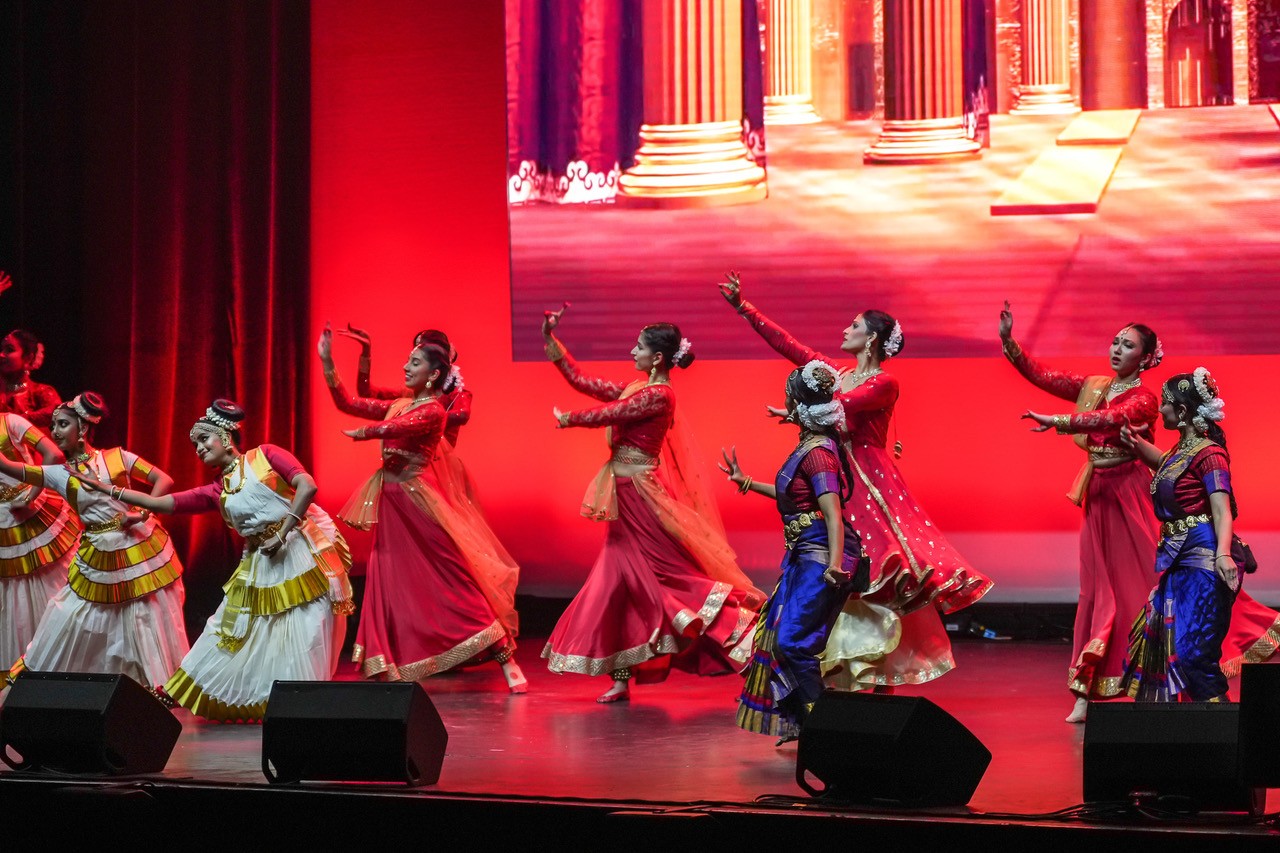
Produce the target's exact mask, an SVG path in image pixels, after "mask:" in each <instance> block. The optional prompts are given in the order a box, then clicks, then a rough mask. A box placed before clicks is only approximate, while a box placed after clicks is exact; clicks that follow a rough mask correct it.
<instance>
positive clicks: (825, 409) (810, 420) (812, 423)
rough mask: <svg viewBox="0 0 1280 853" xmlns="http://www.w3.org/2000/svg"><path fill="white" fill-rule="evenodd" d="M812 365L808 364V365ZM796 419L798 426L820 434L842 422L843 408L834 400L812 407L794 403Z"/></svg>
mask: <svg viewBox="0 0 1280 853" xmlns="http://www.w3.org/2000/svg"><path fill="white" fill-rule="evenodd" d="M813 363H814V362H810V364H813ZM796 417H797V418H798V419H799V421H800V425H801V426H803V427H804V428H805V429H807V430H809V431H810V432H822V431H823V430H826V429H829V428H831V427H833V426H836V425H837V424H839V423H840V422H842V421H843V420H844V407H843V406H841V405H840V404H839V403H838V402H837V401H835V400H832V401H831V402H829V403H815V404H814V405H812V406H810V405H807V404H805V403H796Z"/></svg>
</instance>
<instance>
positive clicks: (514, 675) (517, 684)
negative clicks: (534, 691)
mask: <svg viewBox="0 0 1280 853" xmlns="http://www.w3.org/2000/svg"><path fill="white" fill-rule="evenodd" d="M502 677H503V678H505V679H506V680H507V689H508V690H510V691H511V692H512V693H515V694H517V695H519V694H521V693H528V692H529V682H528V681H527V680H526V679H525V677H524V673H523V672H521V671H520V665H519V664H518V663H516V659H515V658H514V657H510V658H507V659H506V660H505V661H503V662H502Z"/></svg>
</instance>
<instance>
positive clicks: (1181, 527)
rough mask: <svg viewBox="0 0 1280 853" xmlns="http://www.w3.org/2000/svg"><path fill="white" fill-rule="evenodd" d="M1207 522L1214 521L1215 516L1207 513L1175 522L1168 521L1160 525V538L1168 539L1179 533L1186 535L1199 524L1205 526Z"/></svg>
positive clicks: (1175, 520) (1189, 516)
mask: <svg viewBox="0 0 1280 853" xmlns="http://www.w3.org/2000/svg"><path fill="white" fill-rule="evenodd" d="M1206 521H1213V516H1212V515H1209V514H1208V513H1207V512H1206V513H1202V514H1200V515H1188V516H1187V517H1186V518H1175V519H1174V520H1173V521H1166V522H1165V523H1164V524H1162V525H1160V538H1161V539H1166V538H1168V537H1170V536H1177V535H1178V534H1179V533H1186V532H1187V531H1188V530H1190V529H1191V528H1193V527H1195V526H1196V525H1197V524H1204V523H1205V522H1206Z"/></svg>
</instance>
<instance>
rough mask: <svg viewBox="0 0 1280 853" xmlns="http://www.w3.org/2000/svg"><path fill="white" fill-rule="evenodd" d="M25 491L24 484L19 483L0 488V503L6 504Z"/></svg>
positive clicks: (25, 486) (25, 485)
mask: <svg viewBox="0 0 1280 853" xmlns="http://www.w3.org/2000/svg"><path fill="white" fill-rule="evenodd" d="M26 490H27V484H26V483H19V484H18V485H16V486H0V503H6V504H7V503H8V502H9V501H11V500H13V499H14V498H16V497H18V496H19V495H21V494H22V493H23V492H25V491H26Z"/></svg>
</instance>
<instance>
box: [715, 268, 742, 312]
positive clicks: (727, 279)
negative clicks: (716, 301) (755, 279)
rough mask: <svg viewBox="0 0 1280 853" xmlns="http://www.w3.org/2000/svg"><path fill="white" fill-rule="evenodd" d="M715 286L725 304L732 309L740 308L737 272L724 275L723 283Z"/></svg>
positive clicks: (739, 288)
mask: <svg viewBox="0 0 1280 853" xmlns="http://www.w3.org/2000/svg"><path fill="white" fill-rule="evenodd" d="M716 286H717V287H719V288H720V295H721V296H723V297H724V301H725V302H728V303H729V304H730V305H732V306H733V307H734V308H740V307H742V282H741V281H740V280H739V278H738V273H737V272H735V271H734V270H729V272H727V273H725V274H724V281H722V282H720V283H719V284H718V285H716Z"/></svg>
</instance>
